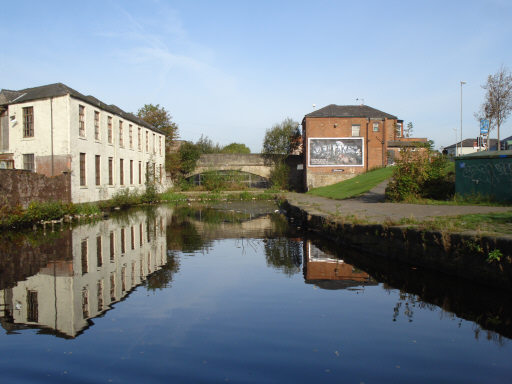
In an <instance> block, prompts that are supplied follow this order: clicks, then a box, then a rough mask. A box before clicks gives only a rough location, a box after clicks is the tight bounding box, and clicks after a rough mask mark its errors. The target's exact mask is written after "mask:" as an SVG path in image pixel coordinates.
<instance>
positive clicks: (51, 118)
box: [50, 97, 55, 176]
mask: <svg viewBox="0 0 512 384" xmlns="http://www.w3.org/2000/svg"><path fill="white" fill-rule="evenodd" d="M50 142H51V144H50V147H51V151H52V176H55V173H54V165H53V97H50Z"/></svg>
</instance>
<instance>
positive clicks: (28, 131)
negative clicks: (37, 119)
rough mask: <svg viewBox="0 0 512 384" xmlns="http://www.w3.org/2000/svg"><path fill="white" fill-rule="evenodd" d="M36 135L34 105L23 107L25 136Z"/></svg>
mask: <svg viewBox="0 0 512 384" xmlns="http://www.w3.org/2000/svg"><path fill="white" fill-rule="evenodd" d="M28 137H34V107H33V106H30V107H23V138H28Z"/></svg>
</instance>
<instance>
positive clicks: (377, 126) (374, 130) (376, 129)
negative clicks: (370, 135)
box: [373, 123, 379, 132]
mask: <svg viewBox="0 0 512 384" xmlns="http://www.w3.org/2000/svg"><path fill="white" fill-rule="evenodd" d="M373 132H379V123H373Z"/></svg>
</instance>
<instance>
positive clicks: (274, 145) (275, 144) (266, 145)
mask: <svg viewBox="0 0 512 384" xmlns="http://www.w3.org/2000/svg"><path fill="white" fill-rule="evenodd" d="M301 138H302V136H301V132H300V130H299V123H297V122H296V121H294V120H293V119H291V118H289V117H288V118H286V119H284V120H283V121H282V122H281V123H278V124H275V125H274V126H273V127H272V128H271V129H267V131H266V132H265V138H264V139H263V150H262V153H263V154H264V155H289V154H291V153H292V152H293V151H295V150H296V149H297V148H299V146H300V144H301Z"/></svg>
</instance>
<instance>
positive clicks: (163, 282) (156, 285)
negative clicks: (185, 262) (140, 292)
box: [144, 251, 180, 291]
mask: <svg viewBox="0 0 512 384" xmlns="http://www.w3.org/2000/svg"><path fill="white" fill-rule="evenodd" d="M179 270H180V263H179V259H178V257H177V256H176V254H175V253H174V252H172V251H168V252H167V263H166V264H165V265H162V267H161V269H159V270H158V271H156V272H154V273H153V274H151V275H150V276H149V277H148V279H147V280H146V281H145V282H144V286H145V287H146V288H147V289H148V290H149V291H156V290H157V289H158V290H161V289H164V288H168V287H170V286H171V282H172V278H173V276H174V274H175V273H176V272H178V271H179Z"/></svg>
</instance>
